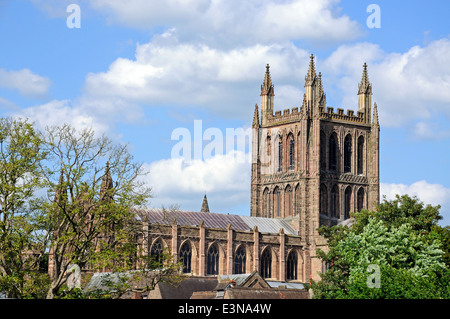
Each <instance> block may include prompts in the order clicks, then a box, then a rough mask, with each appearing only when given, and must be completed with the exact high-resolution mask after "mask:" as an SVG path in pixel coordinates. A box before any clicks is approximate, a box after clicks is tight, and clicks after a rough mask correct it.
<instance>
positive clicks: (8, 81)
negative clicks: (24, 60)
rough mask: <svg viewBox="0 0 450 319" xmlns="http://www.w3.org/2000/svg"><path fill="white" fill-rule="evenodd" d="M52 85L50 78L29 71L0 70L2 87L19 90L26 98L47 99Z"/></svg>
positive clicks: (0, 84)
mask: <svg viewBox="0 0 450 319" xmlns="http://www.w3.org/2000/svg"><path fill="white" fill-rule="evenodd" d="M50 85H51V81H50V79H49V78H46V77H43V76H40V75H38V74H35V73H33V72H31V71H30V70H29V69H22V70H18V71H15V70H10V71H8V70H5V69H0V87H4V88H7V89H11V90H17V91H19V93H20V94H22V95H24V96H26V97H33V98H43V97H46V95H47V94H48V90H49V88H50Z"/></svg>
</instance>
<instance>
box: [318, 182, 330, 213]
mask: <svg viewBox="0 0 450 319" xmlns="http://www.w3.org/2000/svg"><path fill="white" fill-rule="evenodd" d="M319 205H320V207H319V212H320V213H321V214H324V215H328V190H327V187H326V186H325V185H324V184H321V185H320V201H319Z"/></svg>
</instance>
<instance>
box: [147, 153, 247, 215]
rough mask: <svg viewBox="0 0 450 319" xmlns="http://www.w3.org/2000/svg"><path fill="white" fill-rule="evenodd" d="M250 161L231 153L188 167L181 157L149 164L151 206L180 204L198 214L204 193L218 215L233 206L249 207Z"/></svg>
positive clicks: (196, 161)
mask: <svg viewBox="0 0 450 319" xmlns="http://www.w3.org/2000/svg"><path fill="white" fill-rule="evenodd" d="M248 158H249V156H248V154H244V153H243V152H240V151H231V152H229V153H227V154H218V155H215V156H213V157H210V158H206V159H198V160H192V161H191V162H190V163H189V164H186V163H185V162H184V160H183V159H181V158H171V159H163V160H159V161H155V162H152V163H149V164H146V165H145V170H146V171H148V172H149V174H148V175H147V176H146V177H145V178H146V182H147V183H148V185H149V186H151V187H152V188H153V194H154V198H153V199H152V201H151V206H153V207H161V206H162V205H163V206H165V207H168V206H170V205H171V204H178V205H181V209H186V210H197V211H198V210H200V208H201V201H202V199H203V195H204V194H205V193H206V194H207V196H208V199H209V202H210V209H211V210H214V211H216V212H218V211H220V210H224V209H230V207H232V206H233V205H235V206H239V205H246V204H248V201H249V200H250V198H249V190H250V171H251V169H250V161H249V160H248ZM229 212H230V211H228V213H229ZM241 213H242V212H241ZM244 213H248V212H244Z"/></svg>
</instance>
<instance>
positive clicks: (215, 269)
mask: <svg viewBox="0 0 450 319" xmlns="http://www.w3.org/2000/svg"><path fill="white" fill-rule="evenodd" d="M207 256H208V257H207V261H206V274H207V275H218V274H219V250H218V249H217V245H216V244H213V245H211V247H209V249H208V255H207Z"/></svg>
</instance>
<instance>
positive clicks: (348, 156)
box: [344, 134, 352, 173]
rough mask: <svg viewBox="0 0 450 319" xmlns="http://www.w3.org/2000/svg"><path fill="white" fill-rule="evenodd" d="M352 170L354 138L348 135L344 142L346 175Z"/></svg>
mask: <svg viewBox="0 0 450 319" xmlns="http://www.w3.org/2000/svg"><path fill="white" fill-rule="evenodd" d="M351 170H352V136H351V135H350V134H348V135H347V136H346V137H345V140H344V173H350V172H351Z"/></svg>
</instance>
